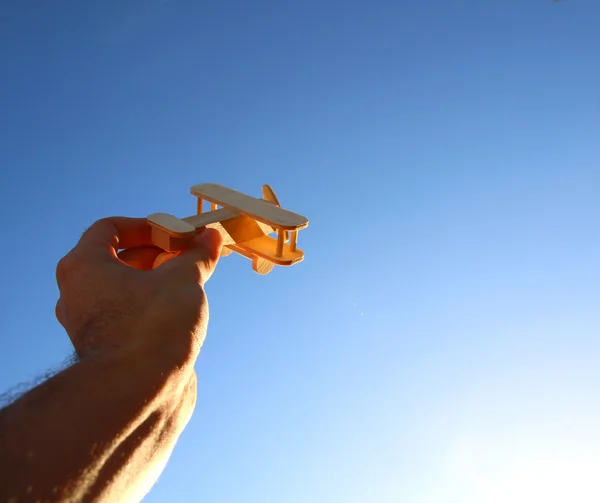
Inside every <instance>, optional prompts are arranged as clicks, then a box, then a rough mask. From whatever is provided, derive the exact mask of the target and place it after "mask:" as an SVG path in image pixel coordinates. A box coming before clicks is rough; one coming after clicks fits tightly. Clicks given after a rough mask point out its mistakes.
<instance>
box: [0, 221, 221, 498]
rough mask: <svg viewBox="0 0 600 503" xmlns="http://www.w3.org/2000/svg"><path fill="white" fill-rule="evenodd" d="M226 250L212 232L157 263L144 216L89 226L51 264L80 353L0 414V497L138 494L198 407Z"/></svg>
mask: <svg viewBox="0 0 600 503" xmlns="http://www.w3.org/2000/svg"><path fill="white" fill-rule="evenodd" d="M221 247H222V240H221V236H220V235H219V233H218V232H216V231H214V230H211V229H207V230H205V231H204V232H203V233H201V234H200V235H198V236H196V237H195V238H194V243H193V245H192V246H191V247H190V248H189V249H187V250H185V251H183V252H182V253H180V254H179V255H178V256H176V257H174V258H172V259H171V260H169V261H167V262H166V263H164V264H163V265H161V266H160V267H158V268H157V269H154V270H152V264H153V263H154V260H155V259H156V257H157V256H158V254H159V253H160V252H161V251H160V250H159V249H157V248H155V247H153V246H152V242H151V239H150V228H149V227H148V225H147V224H146V221H145V220H144V219H129V218H109V219H103V220H100V221H98V222H96V223H95V224H94V225H93V226H92V227H90V229H88V230H87V231H86V232H85V233H84V235H83V236H82V238H81V240H80V241H79V243H78V244H77V246H76V247H75V248H74V249H73V250H71V251H70V252H69V253H68V254H67V255H66V256H65V257H64V258H63V259H62V260H61V261H60V262H59V264H58V267H57V270H56V275H57V282H58V286H59V290H60V299H59V301H58V303H57V306H56V315H57V318H58V320H59V322H60V323H61V324H62V325H63V327H64V328H65V330H66V332H67V334H68V335H69V337H70V339H71V341H72V343H73V345H74V347H75V350H76V351H77V355H78V357H79V359H78V362H77V363H76V364H74V365H73V366H71V367H69V368H68V369H66V370H64V371H62V372H60V373H59V374H57V375H55V376H54V377H52V378H51V379H49V380H48V381H46V382H45V383H43V384H41V385H40V386H38V387H37V388H34V389H32V390H31V391H29V392H28V393H27V394H25V395H23V396H22V397H21V398H20V399H18V400H17V401H16V402H14V403H12V404H11V405H10V406H8V407H6V408H5V409H3V410H1V411H0V502H7V503H26V502H40V503H42V502H44V503H45V502H52V503H54V502H69V503H72V502H88V501H94V502H105V501H106V502H108V501H110V502H121V501H122V502H135V501H140V500H141V499H143V497H144V496H145V495H146V494H147V493H148V491H149V490H150V489H151V487H152V485H153V484H154V483H155V482H156V480H157V478H158V476H159V475H160V474H161V472H162V470H163V469H164V467H165V465H166V463H167V461H168V459H169V456H170V454H171V452H172V450H173V448H174V446H175V443H176V442H177V439H178V437H179V435H180V434H181V433H182V431H183V429H184V428H185V426H186V424H187V423H188V421H189V420H190V417H191V415H192V412H193V410H194V406H195V402H196V373H195V371H194V363H195V361H196V358H197V357H198V354H199V352H200V348H201V346H202V343H203V341H204V338H205V336H206V329H207V323H208V303H207V299H206V294H205V292H204V284H205V282H206V281H208V279H209V278H210V276H211V274H212V273H213V271H214V269H215V267H216V265H217V261H218V257H219V255H220V251H221ZM119 250H121V251H119Z"/></svg>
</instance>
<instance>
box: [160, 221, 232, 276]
mask: <svg viewBox="0 0 600 503" xmlns="http://www.w3.org/2000/svg"><path fill="white" fill-rule="evenodd" d="M222 247H223V238H222V237H221V234H219V232H218V231H217V230H215V229H204V230H203V231H202V232H200V233H198V234H197V235H196V236H194V238H193V240H192V246H191V247H190V248H188V249H186V250H184V251H182V252H181V253H180V254H179V255H178V256H177V257H175V258H173V259H171V260H168V261H167V262H165V263H163V265H162V266H160V269H161V270H163V271H165V273H167V274H169V275H170V276H172V277H173V276H176V275H177V276H181V277H182V278H185V279H188V278H189V277H190V276H195V277H196V280H197V281H198V283H200V284H204V283H206V282H207V281H208V280H209V279H210V277H211V276H212V273H213V272H214V270H215V268H216V266H217V263H218V261H219V257H220V255H221V248H222Z"/></svg>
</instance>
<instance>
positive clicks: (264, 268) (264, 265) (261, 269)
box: [252, 255, 275, 274]
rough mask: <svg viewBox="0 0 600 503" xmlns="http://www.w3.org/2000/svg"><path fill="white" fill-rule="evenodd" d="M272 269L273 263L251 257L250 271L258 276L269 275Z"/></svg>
mask: <svg viewBox="0 0 600 503" xmlns="http://www.w3.org/2000/svg"><path fill="white" fill-rule="evenodd" d="M273 267H275V264H273V262H269V261H268V260H265V259H264V258H261V257H257V256H256V255H254V256H253V257H252V270H253V271H254V272H257V273H258V274H269V273H270V272H271V271H272V270H273Z"/></svg>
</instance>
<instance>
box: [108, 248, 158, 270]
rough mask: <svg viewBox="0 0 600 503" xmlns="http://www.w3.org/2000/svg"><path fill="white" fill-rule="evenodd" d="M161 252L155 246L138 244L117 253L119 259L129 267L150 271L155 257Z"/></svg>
mask: <svg viewBox="0 0 600 503" xmlns="http://www.w3.org/2000/svg"><path fill="white" fill-rule="evenodd" d="M161 253H162V250H161V249H160V248H157V247H156V246H138V247H136V248H127V249H126V250H121V251H120V252H119V253H118V255H117V256H118V257H119V260H121V261H122V262H124V263H125V264H127V265H128V266H130V267H133V268H135V269H140V270H141V271H150V270H152V266H153V264H154V262H155V260H156V258H157V257H158V256H159V255H160V254H161Z"/></svg>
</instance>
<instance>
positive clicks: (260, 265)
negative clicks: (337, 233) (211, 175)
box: [147, 183, 308, 274]
mask: <svg viewBox="0 0 600 503" xmlns="http://www.w3.org/2000/svg"><path fill="white" fill-rule="evenodd" d="M190 192H191V193H192V195H194V196H196V197H197V198H198V211H197V214H196V215H193V216H191V217H187V218H182V219H179V218H177V217H174V216H173V215H168V214H166V213H154V214H152V215H149V216H148V217H147V221H148V223H149V224H150V226H151V227H152V242H153V243H154V245H155V246H158V247H159V248H162V249H163V250H165V252H168V253H163V254H161V256H159V257H158V258H157V260H156V262H155V264H154V266H155V267H157V266H158V265H160V263H162V262H164V261H165V260H166V259H168V258H170V257H172V256H173V253H172V252H177V251H179V250H181V249H183V248H185V247H186V245H187V244H188V243H189V241H190V240H191V239H192V237H193V236H194V235H195V234H196V233H197V232H199V231H200V230H202V229H204V228H205V227H210V228H213V229H216V230H218V231H219V232H220V234H221V236H222V237H223V252H222V255H223V256H225V255H229V254H230V253H231V252H232V251H233V252H235V253H238V254H239V255H242V256H244V257H247V258H249V259H250V260H252V269H253V270H254V271H255V272H257V273H258V274H268V273H269V272H271V270H272V269H273V267H274V266H275V265H280V266H291V265H294V264H297V263H298V262H301V261H302V260H303V259H304V252H303V251H302V250H300V249H299V248H298V247H297V246H296V243H297V241H298V232H299V231H300V230H301V229H304V228H305V227H307V226H308V220H307V219H306V217H303V216H302V215H298V214H297V213H292V212H291V211H288V210H285V209H283V208H281V207H280V204H279V201H278V200H277V196H276V195H275V192H273V189H271V187H269V186H268V185H263V187H262V196H263V198H262V199H258V198H255V197H251V196H248V195H246V194H242V193H241V192H237V191H235V190H232V189H229V188H227V187H224V186H222V185H217V184H215V183H202V184H200V185H194V186H193V187H192V188H191V189H190ZM205 200H206V201H208V202H210V203H211V204H210V209H211V211H208V212H203V203H204V201H205ZM272 233H276V234H277V239H275V238H273V237H271V236H269V234H272Z"/></svg>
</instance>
